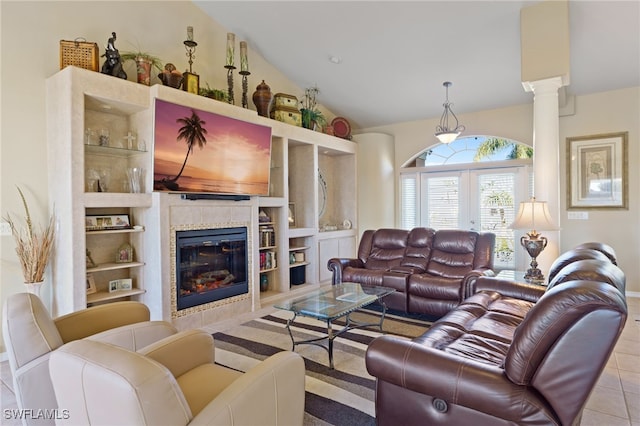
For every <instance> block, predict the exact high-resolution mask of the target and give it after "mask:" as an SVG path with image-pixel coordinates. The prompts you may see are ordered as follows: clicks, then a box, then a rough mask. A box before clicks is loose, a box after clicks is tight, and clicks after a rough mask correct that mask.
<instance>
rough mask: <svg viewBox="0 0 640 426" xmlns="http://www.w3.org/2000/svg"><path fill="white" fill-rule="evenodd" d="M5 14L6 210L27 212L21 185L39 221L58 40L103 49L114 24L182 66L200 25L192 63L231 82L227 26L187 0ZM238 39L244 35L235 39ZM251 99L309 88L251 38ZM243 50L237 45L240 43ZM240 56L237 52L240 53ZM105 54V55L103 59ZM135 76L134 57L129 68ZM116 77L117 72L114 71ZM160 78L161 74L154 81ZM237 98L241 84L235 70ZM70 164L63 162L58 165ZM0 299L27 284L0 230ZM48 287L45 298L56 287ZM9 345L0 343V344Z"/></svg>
mask: <svg viewBox="0 0 640 426" xmlns="http://www.w3.org/2000/svg"><path fill="white" fill-rule="evenodd" d="M0 15H1V16H0V20H1V33H0V34H1V51H2V56H1V61H2V62H1V80H0V83H1V89H2V97H1V102H2V103H1V108H2V109H1V120H2V121H1V123H0V137H1V139H0V140H1V145H0V165H1V167H0V170H1V177H2V179H1V181H0V214H2V215H5V213H6V212H11V213H16V214H21V213H22V206H21V204H20V199H19V198H18V194H17V191H16V189H15V186H16V185H19V186H20V187H21V188H22V189H23V190H24V191H25V193H26V195H27V199H28V202H29V204H30V207H31V210H32V214H33V216H34V219H35V220H36V221H40V222H41V221H43V220H44V219H46V215H47V211H48V203H49V199H48V193H47V186H48V182H47V167H48V164H47V154H46V136H47V127H46V116H45V80H46V78H47V77H49V76H51V75H53V74H55V73H56V72H57V71H58V70H59V64H60V59H59V41H60V40H74V39H75V38H77V37H84V38H85V39H86V40H87V41H91V42H96V43H97V44H98V47H99V51H100V54H102V53H104V46H105V45H106V42H107V39H108V38H109V37H110V35H111V32H112V31H115V32H116V33H117V41H116V47H117V48H118V49H119V50H120V51H121V52H123V51H127V50H137V49H138V48H139V49H140V50H142V51H146V52H149V53H151V54H154V55H156V56H158V57H160V58H161V59H162V61H163V62H164V63H166V62H172V63H173V64H174V65H176V67H177V68H178V69H179V70H183V71H184V70H185V69H186V68H187V67H188V62H187V58H186V56H185V48H184V45H183V43H182V41H183V40H185V39H186V36H187V34H186V32H187V26H192V27H193V28H194V38H195V40H196V41H197V42H198V47H197V48H196V59H195V61H194V65H193V71H194V72H197V73H198V74H200V85H201V86H203V87H204V86H205V83H207V82H208V83H209V85H210V86H211V87H212V88H218V89H226V87H227V83H226V81H227V80H226V70H225V69H224V68H223V65H224V58H225V45H226V33H227V29H225V28H223V27H222V26H221V25H219V24H218V23H216V22H215V21H213V20H212V19H211V18H209V17H208V16H207V15H205V14H203V13H202V12H201V11H200V9H199V8H197V7H196V6H195V5H194V4H193V3H191V2H187V1H176V2H166V1H157V2H150V1H144V2H142V1H134V2H115V1H109V2H94V1H84V2H78V1H74V2H55V1H42V2H19V1H16V2H8V1H0ZM236 42H237V43H239V42H240V40H239V39H236ZM248 47H249V70H250V71H251V75H250V76H249V93H248V96H249V104H250V108H251V109H254V110H255V106H254V105H253V102H252V101H251V95H252V94H253V91H254V90H255V88H256V86H257V85H258V84H260V82H261V80H262V79H264V80H265V81H266V83H267V84H268V85H269V86H271V90H272V92H273V93H278V92H282V93H290V94H293V95H295V96H300V95H301V94H302V93H304V90H303V89H301V88H299V87H297V86H295V85H293V84H292V83H290V82H289V81H288V80H287V79H286V78H285V77H284V76H283V75H282V74H281V73H280V72H279V71H278V70H277V69H276V68H275V67H273V66H272V65H271V64H269V63H267V62H266V61H265V60H264V59H263V58H262V57H261V56H260V54H259V52H255V51H254V50H253V49H252V46H251V43H249V46H248ZM236 51H238V52H239V48H237V49H236ZM236 59H237V60H239V58H236ZM103 62H104V59H103V58H100V64H101V65H102V63H103ZM126 71H127V73H128V76H129V78H128V79H129V80H135V69H134V67H133V64H129V65H128V66H127V68H126ZM114 78H115V77H114ZM154 83H159V81H158V80H157V78H155V79H154V80H152V84H154ZM234 89H235V93H236V96H235V98H236V102H235V104H236V105H240V101H241V95H242V88H241V80H240V78H239V75H238V74H237V73H236V74H235V86H234ZM70 166H71V165H70V164H57V165H56V167H58V168H60V170H64V168H68V167H70ZM0 244H1V251H0V265H1V270H0V278H1V280H2V281H1V283H0V284H1V286H0V288H1V294H0V303H4V300H5V299H6V297H7V296H8V295H9V294H13V293H16V292H21V291H24V286H23V285H22V275H21V272H20V267H19V263H18V259H17V257H16V255H15V250H14V248H15V245H14V241H13V238H12V237H10V236H5V237H1V238H0ZM49 287H50V286H48V285H46V284H45V286H44V288H43V299H44V300H45V304H47V303H49V300H50V295H51V289H50V288H49ZM2 351H4V346H0V352H2Z"/></svg>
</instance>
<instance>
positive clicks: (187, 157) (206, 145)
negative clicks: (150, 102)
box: [153, 99, 271, 196]
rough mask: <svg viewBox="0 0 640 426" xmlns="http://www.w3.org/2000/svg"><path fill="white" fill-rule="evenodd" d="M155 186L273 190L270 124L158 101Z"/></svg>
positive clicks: (219, 190) (263, 192)
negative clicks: (270, 188) (271, 183)
mask: <svg viewBox="0 0 640 426" xmlns="http://www.w3.org/2000/svg"><path fill="white" fill-rule="evenodd" d="M154 121H155V126H154V147H153V189H154V191H164V192H181V193H211V194H231V195H263V196H264V195H269V171H270V164H271V128H270V127H268V126H262V125H259V124H254V123H249V122H247V121H242V120H237V119H235V118H230V117H226V116H223V115H220V114H215V113H212V112H208V111H202V110H199V109H195V108H190V107H187V106H184V105H178V104H174V103H171V102H167V101H164V100H161V99H156V100H155V120H154Z"/></svg>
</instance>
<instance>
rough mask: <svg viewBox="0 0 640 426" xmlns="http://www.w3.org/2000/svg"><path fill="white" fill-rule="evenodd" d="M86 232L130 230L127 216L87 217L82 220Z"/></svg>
mask: <svg viewBox="0 0 640 426" xmlns="http://www.w3.org/2000/svg"><path fill="white" fill-rule="evenodd" d="M84 227H85V230H86V231H106V230H116V229H131V228H132V226H131V222H130V221H129V215H128V214H113V215H87V216H85V220H84Z"/></svg>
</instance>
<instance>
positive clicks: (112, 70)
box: [100, 32, 127, 80]
mask: <svg viewBox="0 0 640 426" xmlns="http://www.w3.org/2000/svg"><path fill="white" fill-rule="evenodd" d="M115 43H116V33H115V32H112V33H111V37H109V41H108V42H107V47H106V48H105V51H104V55H102V56H104V57H105V58H106V60H105V61H104V64H102V69H101V70H100V72H101V73H102V74H108V75H112V76H114V77H118V78H122V79H124V80H126V79H127V73H126V72H124V70H123V69H122V60H121V59H120V52H119V51H118V49H116V46H115Z"/></svg>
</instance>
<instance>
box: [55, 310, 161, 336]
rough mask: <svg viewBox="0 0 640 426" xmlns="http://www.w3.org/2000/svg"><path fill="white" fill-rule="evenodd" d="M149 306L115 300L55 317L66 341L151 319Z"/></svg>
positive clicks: (61, 334)
mask: <svg viewBox="0 0 640 426" xmlns="http://www.w3.org/2000/svg"><path fill="white" fill-rule="evenodd" d="M150 317H151V315H150V313H149V308H147V306H146V305H145V304H143V303H140V302H133V301H127V302H114V303H106V304H104V305H98V306H92V307H90V308H87V309H82V310H80V311H76V312H72V313H70V314H67V315H63V316H61V317H58V318H56V319H54V320H53V321H54V323H55V325H56V328H57V329H58V333H60V337H61V338H62V341H63V342H64V343H67V342H70V341H72V340H79V339H84V338H85V337H88V336H91V335H93V334H97V333H100V332H103V331H106V330H110V329H112V328H117V327H121V326H123V325H129V324H135V323H138V322H143V321H149V319H150Z"/></svg>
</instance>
